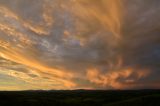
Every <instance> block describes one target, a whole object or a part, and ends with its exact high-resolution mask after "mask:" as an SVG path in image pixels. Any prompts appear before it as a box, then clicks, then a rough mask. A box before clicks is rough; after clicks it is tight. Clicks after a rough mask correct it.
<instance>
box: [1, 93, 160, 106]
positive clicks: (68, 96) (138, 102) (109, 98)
mask: <svg viewBox="0 0 160 106" xmlns="http://www.w3.org/2000/svg"><path fill="white" fill-rule="evenodd" d="M8 105H9V106H160V90H125V91H121V90H117V91H115V90H110V91H105V90H73V91H69V90H68V91H67V90H60V91H54V90H53V91H1V92H0V106H8Z"/></svg>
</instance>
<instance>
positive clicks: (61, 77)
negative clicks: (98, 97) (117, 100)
mask: <svg viewBox="0 0 160 106" xmlns="http://www.w3.org/2000/svg"><path fill="white" fill-rule="evenodd" d="M159 3H160V2H159V1H157V0H152V1H150V0H145V1H143V0H142V1H139V0H130V1H128V0H99V1H97V0H67V1H65V0H42V1H41V2H37V1H36V0H27V1H25V0H15V2H12V1H11V0H0V4H1V5H0V57H2V58H0V63H1V65H0V74H5V75H9V76H11V77H14V78H17V79H19V81H25V82H26V83H27V84H28V86H29V85H31V87H30V88H28V89H74V88H98V89H131V88H132V89H133V88H159V85H157V84H158V82H159V81H160V79H159V76H158V75H159V66H160V65H159V63H160V61H159V60H160V55H159V54H160V51H159V50H160V43H159V41H160V37H159V34H160V32H159V28H160V25H159V24H158V21H159V20H160V15H159V14H158V12H159V10H160V8H159ZM4 70H5V71H4ZM38 86H39V87H38ZM17 89H18V88H17Z"/></svg>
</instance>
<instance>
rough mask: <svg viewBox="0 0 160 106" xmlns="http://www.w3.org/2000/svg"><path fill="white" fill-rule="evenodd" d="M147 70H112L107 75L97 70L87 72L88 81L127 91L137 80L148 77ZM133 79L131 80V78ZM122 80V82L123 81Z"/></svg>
mask: <svg viewBox="0 0 160 106" xmlns="http://www.w3.org/2000/svg"><path fill="white" fill-rule="evenodd" d="M148 74H149V71H147V70H138V71H137V70H136V71H135V70H134V69H131V68H128V69H123V70H116V71H114V70H112V71H108V72H106V73H101V71H100V70H97V69H89V70H88V71H87V79H88V80H89V81H90V82H92V83H95V84H97V85H99V86H102V87H113V88H115V89H125V88H130V87H132V86H131V85H130V84H132V83H134V82H136V81H137V80H139V79H141V78H144V77H146V76H148ZM133 75H134V77H133V78H132V77H131V76H133ZM130 77H131V78H130ZM121 79H122V81H121Z"/></svg>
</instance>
